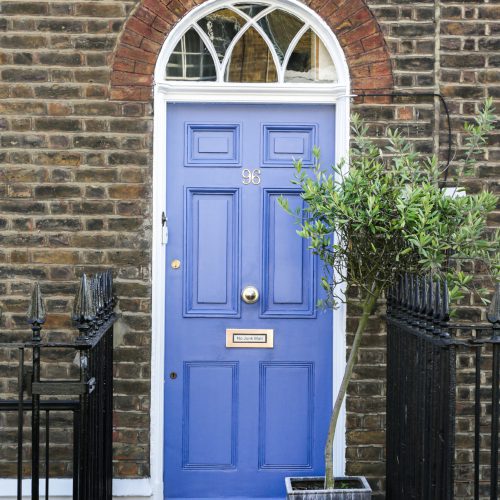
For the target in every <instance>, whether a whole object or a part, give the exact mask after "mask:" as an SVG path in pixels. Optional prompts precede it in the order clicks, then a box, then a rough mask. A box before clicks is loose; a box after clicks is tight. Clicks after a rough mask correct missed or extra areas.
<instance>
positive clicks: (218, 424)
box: [164, 104, 335, 499]
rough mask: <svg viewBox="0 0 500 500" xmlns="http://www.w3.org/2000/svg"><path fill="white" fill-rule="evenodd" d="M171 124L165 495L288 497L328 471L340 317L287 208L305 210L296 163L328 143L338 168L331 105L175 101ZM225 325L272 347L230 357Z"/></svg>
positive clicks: (325, 149)
mask: <svg viewBox="0 0 500 500" xmlns="http://www.w3.org/2000/svg"><path fill="white" fill-rule="evenodd" d="M167 118H168V121H167V156H168V157H167V165H168V166H167V170H168V172H167V182H168V185H167V193H168V194H167V214H168V217H169V221H170V224H169V234H170V237H169V242H168V245H167V249H166V259H167V283H166V286H167V300H166V325H165V332H166V333H165V334H166V360H165V361H166V363H165V366H166V368H165V477H164V478H165V497H166V498H169V499H173V498H179V499H180V498H192V499H194V498H283V497H284V481H283V478H284V477H285V476H287V475H304V474H307V475H316V474H321V473H323V447H324V442H325V436H326V432H327V425H328V418H329V414H330V408H331V397H332V384H331V380H332V339H331V328H332V317H331V312H328V311H326V312H325V311H317V310H316V308H315V304H316V301H317V299H318V294H320V293H321V291H320V286H319V279H318V275H319V273H320V271H321V269H318V263H317V262H316V260H315V259H314V258H313V257H312V256H311V254H310V253H309V251H308V249H307V242H306V241H304V240H303V239H301V238H300V237H299V236H298V235H297V234H296V229H297V227H296V225H295V224H294V222H293V219H292V218H291V217H290V216H289V215H288V214H286V213H285V212H284V211H283V210H282V209H281V208H280V207H279V206H278V204H277V199H278V197H279V195H280V194H282V193H284V194H285V195H286V196H287V197H288V198H289V200H290V205H291V206H292V207H295V206H298V205H299V204H301V203H302V200H300V197H299V194H298V192H297V191H296V190H295V189H293V186H292V185H291V184H290V179H291V178H292V175H293V169H292V160H293V158H303V159H304V165H305V166H311V165H312V163H313V157H312V147H313V146H314V145H319V146H320V147H322V161H323V164H324V165H329V164H330V163H331V162H333V159H334V157H333V147H332V146H333V143H334V137H335V134H334V107H333V106H323V105H307V106H305V105H240V104H238V105H229V104H217V105H215V104H213V105H207V104H203V105H201V104H169V105H168V116H167ZM175 259H178V260H179V261H180V266H175V265H174V266H172V265H171V263H172V261H173V260H175ZM174 267H177V269H174ZM247 285H254V286H255V287H256V288H257V289H258V291H259V294H260V298H259V300H258V301H257V302H256V303H255V304H247V303H245V302H243V300H242V299H241V291H242V289H243V288H244V287H245V286H247ZM227 328H240V329H241V328H245V329H272V330H274V348H272V349H252V348H226V329H227Z"/></svg>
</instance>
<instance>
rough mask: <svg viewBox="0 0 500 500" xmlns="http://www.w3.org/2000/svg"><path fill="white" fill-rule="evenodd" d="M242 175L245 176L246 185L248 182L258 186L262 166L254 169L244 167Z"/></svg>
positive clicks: (244, 182)
mask: <svg viewBox="0 0 500 500" xmlns="http://www.w3.org/2000/svg"><path fill="white" fill-rule="evenodd" d="M241 177H242V178H243V184H245V185H246V186H247V185H248V184H255V185H256V186H257V185H258V184H260V168H255V169H254V170H250V169H249V168H244V169H243V170H242V172H241Z"/></svg>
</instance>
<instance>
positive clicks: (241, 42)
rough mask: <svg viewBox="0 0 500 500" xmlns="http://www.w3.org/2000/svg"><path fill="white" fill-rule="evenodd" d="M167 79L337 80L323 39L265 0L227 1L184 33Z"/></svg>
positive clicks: (314, 81)
mask: <svg viewBox="0 0 500 500" xmlns="http://www.w3.org/2000/svg"><path fill="white" fill-rule="evenodd" d="M165 76H166V79H167V80H183V81H186V80H191V81H214V82H245V83H274V82H278V83H336V82H337V81H338V78H337V72H336V68H335V65H334V63H333V59H332V56H331V55H330V53H329V51H328V49H327V48H326V46H325V44H324V43H323V41H322V40H321V38H320V37H319V36H318V34H317V33H316V32H315V31H314V30H313V28H312V27H311V26H309V25H308V24H307V23H305V22H304V21H302V20H301V19H299V18H298V17H297V16H295V15H294V14H291V13H289V12H286V11H284V10H282V9H280V8H276V7H274V6H272V5H270V4H267V3H265V2H257V3H243V2H237V1H236V2H234V3H233V2H227V3H226V4H225V6H224V8H219V9H218V10H214V11H213V12H211V13H209V14H208V15H205V16H204V17H203V18H201V19H199V20H198V21H197V22H196V23H193V24H192V25H191V26H190V27H189V29H188V30H187V31H186V32H185V33H184V34H183V35H182V37H181V39H180V40H179V42H178V43H177V45H176V47H175V48H174V50H173V51H172V53H171V54H170V57H169V59H168V63H167V67H166V73H165Z"/></svg>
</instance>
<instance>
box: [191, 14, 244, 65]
mask: <svg viewBox="0 0 500 500" xmlns="http://www.w3.org/2000/svg"><path fill="white" fill-rule="evenodd" d="M198 24H199V25H200V26H201V28H202V29H203V31H204V32H205V33H206V34H207V36H208V38H210V41H211V42H212V43H213V45H214V48H215V52H217V56H218V58H219V59H220V60H221V61H222V60H223V59H224V55H225V54H226V50H227V48H228V47H229V44H230V43H231V41H232V40H233V38H234V37H235V36H236V34H237V33H238V31H240V30H241V28H242V27H243V26H244V25H245V24H246V21H245V20H244V19H243V18H242V17H241V16H240V15H238V14H237V13H236V12H234V11H233V10H231V9H221V10H218V11H216V12H212V13H211V14H208V16H205V17H204V18H203V19H201V20H200V21H198Z"/></svg>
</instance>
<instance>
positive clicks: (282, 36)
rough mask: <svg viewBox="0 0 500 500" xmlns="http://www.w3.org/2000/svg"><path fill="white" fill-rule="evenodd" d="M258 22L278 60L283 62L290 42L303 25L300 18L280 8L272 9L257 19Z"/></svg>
mask: <svg viewBox="0 0 500 500" xmlns="http://www.w3.org/2000/svg"><path fill="white" fill-rule="evenodd" d="M258 24H259V25H260V27H261V28H262V29H263V30H264V31H265V32H266V35H267V36H268V37H269V40H271V43H272V44H273V46H274V49H275V50H276V53H277V54H278V58H279V60H280V62H283V59H284V58H285V54H286V51H287V49H288V47H289V45H290V42H291V41H292V40H293V38H294V37H295V35H296V34H297V33H298V32H299V30H300V28H302V26H303V25H304V23H303V22H302V21H301V20H300V19H298V18H297V17H295V16H292V15H291V14H288V13H287V12H284V11H282V10H273V11H272V12H271V13H270V14H268V15H267V16H265V17H263V18H262V19H259V21H258Z"/></svg>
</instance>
